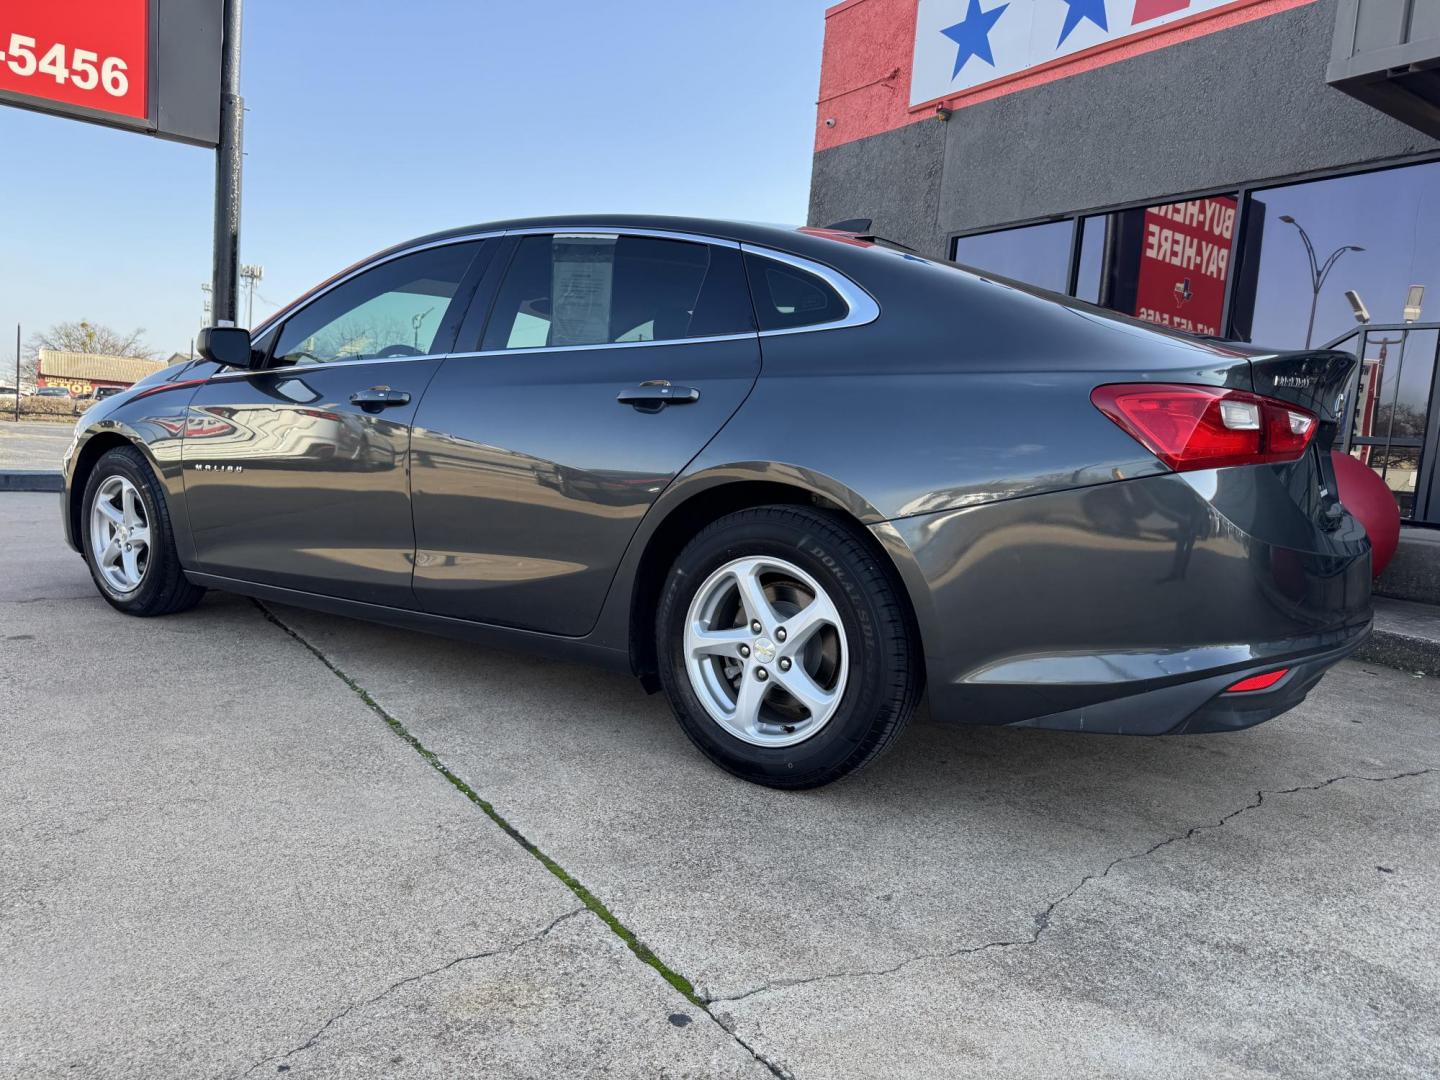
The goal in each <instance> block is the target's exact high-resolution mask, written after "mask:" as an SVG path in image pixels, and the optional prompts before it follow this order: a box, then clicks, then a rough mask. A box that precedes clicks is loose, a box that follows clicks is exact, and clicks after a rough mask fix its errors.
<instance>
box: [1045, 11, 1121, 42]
mask: <svg viewBox="0 0 1440 1080" xmlns="http://www.w3.org/2000/svg"><path fill="white" fill-rule="evenodd" d="M1064 2H1065V3H1067V4H1069V5H1070V10H1069V11H1067V12H1065V25H1064V26H1063V27H1061V28H1060V40H1059V41H1058V42H1056V43H1055V47H1056V48H1057V49H1058V48H1059V47H1060V46H1061V45H1064V44H1065V39H1066V38H1067V37H1069V36H1070V32H1071V31H1072V30H1074V29H1075V28H1076V27H1077V26H1079V25H1080V20H1081V19H1089V20H1090V21H1091V22H1092V23H1094V24H1095V25H1096V26H1098V27H1099V28H1100V29H1101V30H1104V31H1105V32H1107V33H1108V32H1109V31H1110V24H1109V23H1108V22H1106V19H1105V0H1064Z"/></svg>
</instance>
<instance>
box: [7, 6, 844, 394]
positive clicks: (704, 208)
mask: <svg viewBox="0 0 1440 1080" xmlns="http://www.w3.org/2000/svg"><path fill="white" fill-rule="evenodd" d="M830 3H833V0H727V2H726V3H704V4H702V3H692V2H685V0H624V2H622V3H596V2H594V0H589V2H583V3H582V2H578V0H538V2H536V0H532V2H520V0H407V2H405V3H403V4H397V3H394V2H393V0H352V2H349V3H346V4H344V5H339V4H320V3H315V2H313V0H304V2H300V3H296V2H294V0H247V2H246V5H245V42H244V44H245V57H244V64H243V70H242V80H243V92H244V95H245V103H246V106H247V108H248V110H249V112H248V114H247V118H246V143H245V150H246V160H245V206H244V223H243V227H242V233H241V245H242V251H241V257H242V259H243V260H244V261H245V262H254V263H260V264H262V265H264V267H265V273H266V277H265V280H264V282H262V284H261V286H260V289H259V293H260V295H261V296H262V297H263V298H264V300H263V301H262V300H261V299H260V298H258V297H257V299H256V302H255V315H256V321H257V322H258V321H259V319H260V317H261V315H262V313H268V312H269V311H270V310H272V308H273V307H274V306H277V305H278V304H281V303H284V302H285V301H287V300H288V299H290V298H291V297H292V296H294V295H295V294H297V293H299V292H301V291H303V290H304V289H306V288H308V287H309V286H310V285H312V284H314V283H315V282H316V281H318V280H320V279H322V278H324V277H327V276H328V275H329V274H331V273H333V272H334V271H335V270H337V269H339V268H340V267H342V266H344V265H347V264H348V263H350V262H353V261H354V260H355V259H357V258H359V257H361V256H363V255H365V254H368V253H369V252H371V251H374V250H375V249H377V248H380V247H383V246H386V245H388V244H390V243H393V242H395V241H397V240H402V239H405V238H406V237H408V236H413V235H416V234H419V233H424V232H428V231H430V230H433V229H439V228H445V227H448V226H452V225H463V224H469V223H471V222H476V221H484V220H487V219H493V218H501V217H510V216H515V215H522V214H530V213H559V212H568V211H579V212H584V211H600V210H636V211H650V212H657V213H696V214H703V215H713V216H719V217H739V218H747V219H752V220H764V221H793V222H800V221H803V219H804V217H805V210H806V200H807V197H808V192H809V186H810V161H811V149H812V145H813V125H814V122H815V98H816V94H817V89H818V85H819V77H820V76H819V73H820V48H821V40H822V36H823V33H824V17H823V16H824V10H825V8H826V7H827V6H829V4H830ZM213 178H214V156H213V154H212V153H211V152H209V151H206V150H200V149H196V148H194V147H188V146H180V145H177V144H173V143H166V142H161V141H159V140H157V139H150V138H146V137H144V136H138V135H133V134H128V133H123V132H118V131H110V130H107V129H105V128H100V127H96V126H93V125H90V124H83V123H78V122H76V121H72V120H62V119H59V118H56V117H48V116H41V115H38V114H32V113H27V112H25V111H23V110H19V109H9V108H0V358H3V361H4V363H3V364H0V370H4V369H5V366H6V365H8V364H10V363H13V361H14V357H13V355H12V354H13V349H14V345H13V338H14V332H15V331H14V327H15V324H16V322H21V323H23V324H24V327H25V333H26V336H27V337H28V336H29V334H30V332H31V331H32V330H36V329H39V328H41V327H44V326H48V325H50V324H51V323H54V322H58V321H61V320H67V319H79V318H82V317H88V318H90V319H92V320H94V321H97V322H103V323H108V324H110V325H112V326H114V327H115V328H116V329H118V330H122V331H124V330H128V329H131V328H133V327H135V326H143V327H145V328H146V331H147V334H146V337H147V339H148V341H149V343H150V344H151V346H152V347H154V348H155V349H157V350H160V351H162V352H165V353H168V352H170V351H174V350H181V351H184V350H188V348H189V343H190V338H191V336H192V335H193V333H194V331H195V330H196V329H197V328H198V327H199V325H200V315H201V304H202V302H203V299H204V298H203V295H202V293H201V291H200V287H199V286H200V283H201V282H203V281H207V280H208V279H209V276H210V231H211V205H212V202H211V200H212V197H213ZM242 303H243V297H242Z"/></svg>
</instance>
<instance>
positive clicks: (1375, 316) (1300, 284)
mask: <svg viewBox="0 0 1440 1080" xmlns="http://www.w3.org/2000/svg"><path fill="white" fill-rule="evenodd" d="M1437 211H1440V163H1432V164H1428V165H1412V166H1409V167H1406V168H1398V169H1386V170H1383V171H1381V172H1371V173H1362V174H1360V175H1357V176H1344V177H1339V178H1336V179H1334V180H1317V181H1313V182H1311V183H1306V184H1292V185H1290V186H1288V187H1279V188H1268V189H1266V190H1264V191H1258V192H1255V193H1254V194H1253V195H1252V196H1251V199H1250V206H1249V209H1248V211H1247V214H1246V233H1247V235H1246V247H1247V252H1248V253H1253V256H1254V257H1255V258H1256V259H1257V261H1258V287H1257V291H1256V295H1255V310H1254V321H1253V325H1251V326H1249V327H1248V328H1247V327H1246V326H1244V325H1242V324H1241V323H1240V322H1239V321H1237V323H1236V325H1235V331H1236V335H1237V336H1241V337H1244V338H1245V339H1247V340H1251V341H1254V342H1256V343H1258V344H1262V345H1266V346H1276V347H1280V348H1292V349H1295V348H1302V347H1304V345H1305V344H1306V340H1307V338H1308V339H1309V341H1310V343H1311V344H1312V345H1323V344H1325V343H1326V342H1329V341H1332V340H1334V339H1335V338H1337V337H1339V336H1340V335H1341V334H1344V333H1345V332H1346V331H1347V330H1350V329H1352V328H1353V327H1354V326H1355V312H1354V309H1353V308H1352V306H1351V303H1350V301H1348V300H1347V299H1346V297H1345V293H1346V291H1347V290H1353V291H1354V292H1355V293H1356V294H1357V295H1358V296H1359V298H1360V300H1361V301H1362V302H1363V304H1364V306H1365V308H1366V309H1367V310H1368V311H1369V314H1370V318H1371V321H1372V322H1376V323H1398V322H1402V321H1405V320H1406V319H1407V318H1410V319H1411V320H1412V321H1414V320H1415V318H1416V316H1415V315H1414V313H1411V315H1409V316H1407V315H1406V313H1405V310H1404V309H1405V305H1406V301H1407V297H1408V294H1409V291H1410V287H1411V286H1414V285H1420V286H1424V287H1425V288H1426V289H1427V292H1428V296H1429V298H1430V301H1429V303H1428V304H1425V305H1423V308H1422V312H1421V314H1420V315H1419V318H1420V319H1424V318H1425V317H1426V316H1428V317H1429V319H1430V320H1431V321H1433V320H1435V319H1436V318H1437V317H1440V292H1437V291H1436V290H1437V289H1440V212H1437ZM1302 230H1303V232H1302ZM1307 240H1308V242H1309V244H1310V246H1311V248H1313V250H1314V254H1315V265H1316V266H1317V267H1318V268H1319V269H1320V270H1322V271H1323V270H1324V268H1325V266H1326V264H1327V263H1330V270H1329V273H1328V274H1327V275H1325V277H1324V280H1323V282H1319V281H1317V280H1316V274H1315V273H1314V272H1313V271H1312V267H1311V262H1310V255H1309V252H1308V251H1307V248H1306V241H1307ZM1247 257H1248V256H1247ZM1332 260H1333V261H1332ZM1317 285H1318V286H1319V287H1318V288H1317ZM1312 307H1313V311H1314V327H1313V329H1312V328H1311V325H1310V322H1311V311H1312ZM1247 329H1248V331H1249V332H1248V333H1247V332H1245V331H1246V330H1247Z"/></svg>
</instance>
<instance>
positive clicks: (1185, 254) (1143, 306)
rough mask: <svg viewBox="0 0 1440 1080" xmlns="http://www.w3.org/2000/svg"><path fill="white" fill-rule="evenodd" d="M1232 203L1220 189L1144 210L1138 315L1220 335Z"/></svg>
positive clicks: (1232, 221) (1194, 331)
mask: <svg viewBox="0 0 1440 1080" xmlns="http://www.w3.org/2000/svg"><path fill="white" fill-rule="evenodd" d="M1235 209H1236V202H1235V199H1233V198H1231V197H1230V196H1226V195H1222V196H1218V197H1216V198H1213V199H1192V200H1190V201H1188V202H1179V203H1169V204H1168V205H1165V206H1152V207H1150V208H1149V209H1147V210H1146V211H1145V239H1144V242H1143V245H1142V246H1141V249H1140V274H1139V281H1138V285H1137V288H1136V290H1135V315H1136V316H1137V317H1139V318H1141V319H1144V320H1146V321H1147V322H1153V323H1158V324H1159V325H1161V326H1171V327H1174V328H1175V329H1177V330H1185V331H1188V332H1190V333H1192V334H1212V335H1217V336H1218V335H1220V333H1221V329H1220V321H1221V319H1222V318H1223V317H1224V313H1225V283H1226V282H1227V281H1228V280H1229V277H1230V242H1231V239H1232V237H1234V235H1235Z"/></svg>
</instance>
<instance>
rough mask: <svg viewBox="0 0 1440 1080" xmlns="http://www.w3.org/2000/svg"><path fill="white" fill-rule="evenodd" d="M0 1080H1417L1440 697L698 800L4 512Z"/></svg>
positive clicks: (276, 620)
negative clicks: (281, 1078) (195, 597)
mask: <svg viewBox="0 0 1440 1080" xmlns="http://www.w3.org/2000/svg"><path fill="white" fill-rule="evenodd" d="M0 725H3V736H4V737H3V739H0V1076H6V1077H10V1076H13V1077H17V1078H18V1077H26V1078H29V1077H51V1076H57V1077H58V1076H61V1075H64V1076H67V1077H90V1076H96V1077H131V1076H134V1077H141V1076H144V1077H170V1076H174V1077H196V1076H206V1077H208V1076H214V1077H235V1076H241V1075H246V1074H247V1073H248V1075H251V1076H265V1075H276V1074H283V1075H296V1076H311V1075H313V1076H336V1077H346V1076H376V1075H385V1076H402V1077H404V1076H454V1075H461V1074H473V1075H483V1076H486V1077H532V1076H533V1077H542V1076H543V1077H550V1076H567V1077H568V1076H583V1077H592V1076H593V1077H632V1076H665V1077H681V1076H690V1077H712V1076H759V1077H767V1076H770V1077H773V1076H776V1075H780V1076H790V1077H794V1078H795V1080H811V1078H818V1077H837V1078H838V1077H845V1078H847V1080H848V1078H856V1077H872V1076H873V1077H886V1078H892V1077H910V1076H914V1077H927V1078H928V1077H994V1076H1006V1077H1022V1078H1040V1077H1047V1078H1048V1077H1055V1078H1060V1077H1065V1078H1070V1077H1091V1076H1104V1077H1111V1076H1113V1077H1137V1078H1138V1077H1144V1078H1146V1080H1150V1078H1156V1077H1182V1076H1183V1077H1193V1076H1224V1077H1261V1076H1266V1077H1273V1076H1276V1075H1285V1076H1306V1077H1336V1078H1339V1077H1346V1078H1351V1077H1372V1076H1374V1077H1424V1076H1433V1075H1436V1074H1437V1073H1440V1005H1437V1002H1440V959H1437V957H1440V925H1437V923H1436V920H1435V919H1434V903H1435V897H1436V896H1437V895H1440V847H1437V845H1436V844H1435V842H1434V837H1435V835H1436V833H1437V828H1440V783H1437V777H1440V772H1437V766H1440V694H1437V692H1436V684H1435V682H1434V680H1433V679H1427V678H1423V677H1416V676H1414V675H1411V674H1407V673H1403V672H1399V671H1396V670H1393V669H1389V668H1385V667H1381V666H1378V665H1373V664H1368V663H1354V662H1351V663H1346V664H1343V665H1341V666H1340V667H1338V668H1337V669H1336V670H1335V671H1334V672H1332V673H1331V674H1330V675H1329V676H1327V678H1326V679H1325V681H1324V682H1323V683H1322V684H1321V685H1320V687H1319V688H1318V689H1317V691H1316V692H1315V693H1314V694H1313V695H1312V697H1311V699H1310V700H1309V701H1307V702H1306V703H1305V704H1304V705H1303V706H1301V708H1299V709H1297V710H1295V711H1294V712H1292V713H1290V714H1288V715H1287V716H1284V717H1282V718H1280V719H1278V720H1275V721H1272V722H1271V723H1269V724H1266V725H1263V726H1261V727H1259V728H1257V729H1254V730H1252V731H1249V732H1245V733H1239V734H1232V735H1217V736H1193V737H1185V738H1176V739H1151V740H1141V739H1122V738H1110V737H1102V736H1080V735H1067V734H1059V733H1046V732H1023V731H1008V730H984V729H975V728H960V727H947V726H941V725H937V724H934V723H932V722H930V721H929V720H928V718H925V717H923V716H922V717H921V718H920V719H919V720H918V721H917V722H916V723H914V724H913V725H912V726H911V727H910V729H909V730H908V731H907V732H906V733H905V735H904V736H903V737H902V739H901V740H900V743H899V744H898V746H897V748H896V749H895V750H894V751H893V752H892V753H890V754H889V755H887V756H886V757H885V758H884V759H882V761H881V762H879V763H878V764H877V765H876V766H875V767H873V768H871V769H870V770H868V771H866V772H865V773H863V774H862V775H861V776H859V777H857V778H855V779H854V780H853V781H851V782H848V783H845V784H841V785H837V786H834V787H831V788H828V789H824V790H821V791H818V792H811V793H805V794H783V793H779V792H773V791H768V790H765V789H760V788H755V787H751V786H749V785H746V784H743V783H741V782H739V781H736V780H733V779H732V778H730V777H728V776H726V775H724V774H722V773H719V772H717V771H716V770H715V769H714V768H713V767H711V766H710V765H709V764H708V763H707V762H705V761H704V760H703V759H702V758H700V757H699V755H698V754H697V753H696V752H695V751H694V750H693V749H692V748H691V747H690V745H689V743H688V742H687V741H686V740H685V739H684V737H683V735H682V734H681V733H680V731H679V730H678V728H677V727H676V725H675V724H674V722H673V720H672V719H671V718H670V716H669V714H668V710H667V708H666V706H665V704H664V702H663V700H661V699H659V698H654V697H647V696H646V695H645V694H644V693H643V692H642V691H641V690H640V689H639V687H638V686H637V685H636V684H635V683H634V682H633V681H631V680H629V679H626V678H622V677H619V676H615V675H612V674H609V673H606V672H600V671H592V670H587V669H583V668H579V667H572V666H568V665H563V664H558V663H555V662H553V661H548V660H543V659H537V658H533V657H528V656H523V655H519V654H509V653H503V652H491V651H485V650H480V649H477V648H475V647H473V646H469V645H465V644H458V643H453V642H447V641H443V640H440V639H436V638H429V637H424V636H419V635H413V634H407V633H403V632H400V631H394V630H388V629H384V628H378V627H373V626H368V625H365V624H361V623H356V622H352V621H348V620H344V619H339V618H334V617H330V616H323V615H316V614H312V613H308V612H302V611H298V610H295V609H289V608H280V607H272V608H268V609H267V608H262V607H260V606H259V605H256V604H254V603H252V602H250V601H248V600H243V599H239V598H235V597H227V596H221V595H212V596H211V597H209V598H207V600H206V601H205V603H204V604H203V605H202V606H201V607H200V608H199V609H197V610H196V611H194V612H192V613H189V614H187V615H183V616H178V617H174V618H170V619H161V620H151V621H141V620H131V619H126V618H124V617H123V616H120V615H118V614H116V613H114V612H112V611H111V610H110V609H109V608H108V607H107V606H106V605H105V604H103V602H101V601H100V600H99V599H98V598H96V597H95V594H94V591H93V587H92V586H91V584H90V582H89V580H88V577H87V576H86V574H85V570H84V566H83V564H82V563H81V562H80V560H79V559H78V557H76V556H74V555H73V554H72V553H70V552H69V551H68V550H65V549H64V548H63V544H62V542H61V540H60V537H59V525H58V513H57V508H56V503H55V498H54V496H42V495H19V494H14V495H3V496H0Z"/></svg>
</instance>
